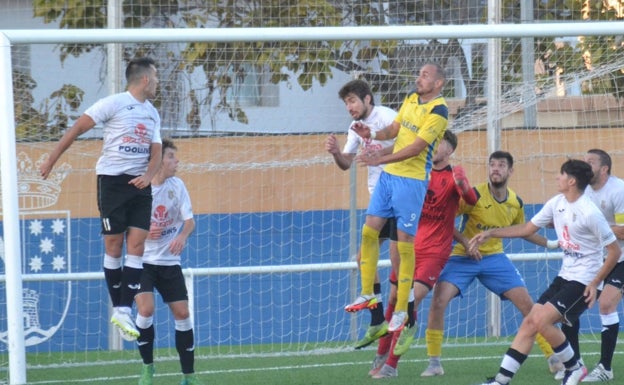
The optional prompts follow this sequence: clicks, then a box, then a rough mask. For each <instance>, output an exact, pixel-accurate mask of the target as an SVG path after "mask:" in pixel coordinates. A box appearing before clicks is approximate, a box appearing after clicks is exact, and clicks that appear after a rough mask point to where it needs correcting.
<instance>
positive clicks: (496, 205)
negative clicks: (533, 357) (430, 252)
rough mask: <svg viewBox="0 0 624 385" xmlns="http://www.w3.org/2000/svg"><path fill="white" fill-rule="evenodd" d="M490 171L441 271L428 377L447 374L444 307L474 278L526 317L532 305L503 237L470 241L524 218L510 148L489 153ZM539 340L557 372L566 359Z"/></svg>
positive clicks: (539, 240)
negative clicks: (477, 242)
mask: <svg viewBox="0 0 624 385" xmlns="http://www.w3.org/2000/svg"><path fill="white" fill-rule="evenodd" d="M488 173H489V178H488V181H487V182H485V183H481V184H479V185H477V186H475V191H476V193H477V202H476V204H474V205H468V204H465V203H464V202H462V203H461V204H460V207H459V211H458V213H459V215H460V216H461V223H460V229H461V232H459V231H456V234H455V238H456V239H457V240H458V242H457V244H456V245H455V246H454V248H453V250H452V252H451V257H450V258H449V260H448V262H447V263H446V266H445V267H444V269H443V270H442V273H441V274H440V278H439V279H438V283H437V284H436V286H435V288H434V290H433V299H432V300H431V306H430V308H429V319H428V325H427V330H426V333H425V338H426V342H427V354H428V355H429V367H428V368H427V369H426V370H425V371H424V372H422V374H421V376H423V377H429V376H436V375H443V374H444V370H443V369H442V365H441V363H440V356H441V353H442V340H443V336H444V312H445V310H446V307H447V305H448V303H449V302H450V301H451V299H453V297H455V296H457V295H462V294H463V293H464V292H465V291H466V290H467V288H468V286H469V285H470V284H471V283H472V281H474V280H475V278H476V279H478V280H479V281H480V282H481V283H482V284H483V285H484V286H485V287H486V288H487V289H489V290H490V291H492V292H493V293H495V294H497V295H499V296H500V297H501V298H502V299H508V300H510V301H511V302H512V303H513V304H514V306H515V307H516V308H517V309H518V310H520V312H521V313H522V315H523V316H526V315H527V314H528V313H529V311H530V310H531V307H532V306H533V300H532V299H531V297H530V296H529V292H528V290H527V288H526V284H525V283H524V280H523V279H522V277H521V276H520V273H519V272H518V270H517V269H516V268H515V266H514V265H513V263H512V262H511V260H510V259H509V258H508V257H507V255H505V253H504V252H503V243H502V241H501V240H500V239H489V240H488V241H487V242H485V243H483V244H482V245H481V246H480V247H479V248H478V249H477V250H470V248H469V247H468V242H469V240H470V239H471V238H472V237H474V236H475V235H477V234H479V233H480V232H481V231H483V230H484V229H491V228H497V227H506V226H511V225H514V224H519V223H524V205H523V202H522V200H521V199H520V197H518V196H517V195H516V193H515V192H514V191H513V190H511V189H510V188H509V187H508V182H509V178H510V177H511V175H512V174H513V157H512V156H511V154H510V153H508V152H506V151H495V152H493V153H492V154H491V155H490V157H489V163H488ZM524 239H526V240H527V241H530V242H533V243H535V244H537V245H539V246H544V247H549V248H553V249H554V248H557V247H558V244H557V242H556V241H547V240H546V238H544V237H543V236H541V235H539V234H531V235H529V236H526V237H524ZM537 342H538V344H539V346H540V348H541V349H542V351H543V352H544V355H545V356H546V357H548V363H549V367H550V370H551V372H553V373H556V372H557V371H558V370H560V369H561V368H562V363H561V362H560V361H558V359H557V357H556V356H554V355H553V350H552V347H551V346H550V345H548V343H547V342H546V340H545V339H544V338H543V337H542V336H540V335H538V337H537Z"/></svg>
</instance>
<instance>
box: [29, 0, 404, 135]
mask: <svg viewBox="0 0 624 385" xmlns="http://www.w3.org/2000/svg"><path fill="white" fill-rule="evenodd" d="M33 5H34V15H35V16H36V17H41V18H43V20H44V22H46V23H52V22H57V23H59V25H60V27H61V28H105V27H106V2H105V1H104V0H90V1H81V0H67V1H65V0H35V1H34V3H33ZM122 6H123V15H124V19H123V26H124V27H125V28H141V27H144V26H150V27H175V28H252V27H265V28H270V27H319V26H339V25H344V24H345V23H349V22H350V21H349V20H351V21H354V22H355V23H356V24H365V25H368V24H370V23H372V22H375V23H382V22H383V17H382V15H381V14H380V13H379V10H380V8H379V5H378V4H377V3H376V2H375V3H373V2H371V5H364V4H359V3H358V4H357V5H355V6H354V5H353V4H349V3H346V4H338V3H335V2H331V1H324V0H323V1H318V0H288V1H283V0H267V1H262V2H257V1H253V0H245V1H241V0H226V1H221V2H219V1H206V2H196V1H183V0H150V1H142V2H136V1H130V0H126V1H123V2H122ZM346 18H348V20H347V19H346ZM377 45H378V46H377V47H369V48H367V49H366V50H360V43H353V44H350V45H348V46H345V45H344V44H342V43H339V42H327V41H322V42H314V41H311V42H307V41H297V42H256V43H203V42H194V43H188V44H187V45H186V47H184V48H183V49H182V50H181V51H180V52H173V51H169V53H168V56H169V57H168V60H166V61H165V60H160V59H158V61H159V69H160V72H161V74H165V76H169V75H171V76H173V75H172V74H174V73H175V72H177V71H184V72H186V73H187V74H188V76H187V77H186V80H187V81H189V80H188V79H190V78H191V75H192V74H196V73H197V72H196V71H201V72H203V74H204V76H205V78H206V80H207V85H206V88H205V89H194V90H190V91H189V93H188V95H185V96H184V98H185V99H186V100H188V101H189V102H190V106H191V109H190V112H189V113H188V114H187V116H186V121H187V123H188V124H189V126H190V128H191V129H192V130H199V128H200V127H201V126H202V125H203V119H204V117H205V116H206V115H207V116H209V118H210V119H209V120H210V123H211V126H212V127H213V129H214V124H215V122H216V119H217V116H218V115H220V114H222V113H225V114H226V116H228V117H229V119H231V120H235V121H238V122H240V123H244V124H246V123H248V119H247V116H246V114H245V112H244V110H243V109H242V107H241V106H240V105H239V104H238V95H236V87H235V86H236V85H237V84H238V83H240V82H241V81H244V79H245V76H246V73H245V72H244V71H241V68H239V67H240V66H241V63H253V65H254V66H255V67H256V68H255V69H256V71H257V72H259V73H263V74H265V75H266V79H269V80H270V81H271V82H272V83H274V84H277V83H281V82H293V83H295V82H296V83H297V84H299V86H301V88H302V89H303V90H308V89H310V88H311V87H312V86H313V85H314V83H315V82H318V83H319V84H320V85H324V84H326V83H327V81H328V80H329V79H331V78H332V72H331V71H332V68H334V67H335V68H343V69H346V70H350V69H357V70H367V69H368V67H367V62H372V61H375V60H376V61H377V62H379V63H381V67H382V68H388V60H387V56H388V55H389V54H390V53H391V49H392V48H390V49H389V48H386V47H387V45H386V47H384V46H383V45H382V44H379V43H378V42H377ZM156 46H158V45H153V44H151V45H150V44H140V45H137V46H133V47H132V48H127V47H125V48H124V60H129V59H130V58H132V57H135V56H139V55H149V54H150V53H154V52H155V51H156ZM59 49H60V52H61V55H60V58H61V61H64V60H65V59H66V58H67V57H68V56H69V55H72V56H76V57H78V56H80V55H82V54H84V53H86V52H90V51H92V50H94V49H102V46H100V45H94V44H81V45H75V44H62V45H60V48H59ZM356 56H357V60H359V62H358V63H354V62H353V61H352V59H353V58H354V57H356ZM176 63H177V64H176ZM248 65H251V64H248ZM163 66H169V68H162V67H163ZM234 74H238V75H234ZM177 80H179V79H177ZM237 82H238V83H237ZM161 84H166V82H161ZM164 88H165V89H164V91H166V86H165V87H164ZM189 88H190V87H189ZM217 95H218V97H219V100H218V101H217V100H215V98H217ZM162 97H164V98H166V95H165V96H163V95H161V98H162ZM160 103H162V99H160V100H157V101H156V103H155V104H156V105H158V104H160Z"/></svg>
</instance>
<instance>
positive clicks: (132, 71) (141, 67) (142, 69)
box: [126, 57, 156, 84]
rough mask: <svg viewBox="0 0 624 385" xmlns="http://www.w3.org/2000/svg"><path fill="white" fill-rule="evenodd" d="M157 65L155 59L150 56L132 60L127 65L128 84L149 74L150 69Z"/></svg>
mask: <svg viewBox="0 0 624 385" xmlns="http://www.w3.org/2000/svg"><path fill="white" fill-rule="evenodd" d="M152 66H154V67H155V66H156V62H155V61H154V59H152V58H149V57H140V58H136V59H132V60H130V63H128V66H127V67H126V81H127V82H128V84H130V83H134V82H135V81H137V80H138V79H140V78H142V77H143V76H145V75H147V73H148V71H149V70H150V69H151V68H152Z"/></svg>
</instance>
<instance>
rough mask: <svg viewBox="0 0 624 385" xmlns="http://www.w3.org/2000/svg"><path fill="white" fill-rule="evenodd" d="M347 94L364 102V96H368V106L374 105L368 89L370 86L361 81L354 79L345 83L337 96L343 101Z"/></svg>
mask: <svg viewBox="0 0 624 385" xmlns="http://www.w3.org/2000/svg"><path fill="white" fill-rule="evenodd" d="M349 94H355V95H357V97H358V98H360V99H361V100H364V98H365V97H366V95H370V104H371V105H375V100H374V99H373V92H372V91H371V89H370V86H369V85H368V83H366V81H364V80H362V79H355V80H351V81H349V82H347V83H346V84H345V85H344V86H342V88H341V89H340V91H338V96H340V99H342V100H344V98H346V97H347V95H349Z"/></svg>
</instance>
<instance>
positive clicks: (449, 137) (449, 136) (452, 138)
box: [442, 130, 457, 151]
mask: <svg viewBox="0 0 624 385" xmlns="http://www.w3.org/2000/svg"><path fill="white" fill-rule="evenodd" d="M442 140H446V141H447V142H449V144H450V145H451V147H453V151H455V149H456V148H457V135H455V134H454V133H452V132H451V131H450V130H446V131H444V136H443V137H442Z"/></svg>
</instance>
